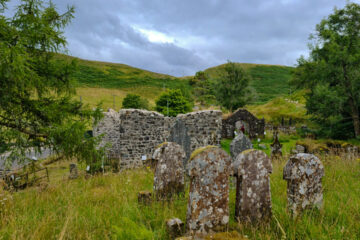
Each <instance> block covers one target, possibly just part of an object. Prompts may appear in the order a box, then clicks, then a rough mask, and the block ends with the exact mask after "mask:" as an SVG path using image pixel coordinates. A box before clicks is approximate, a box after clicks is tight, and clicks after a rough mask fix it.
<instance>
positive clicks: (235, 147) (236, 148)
mask: <svg viewBox="0 0 360 240" xmlns="http://www.w3.org/2000/svg"><path fill="white" fill-rule="evenodd" d="M251 148H253V145H252V143H251V141H250V139H249V138H248V137H247V136H246V135H245V134H244V133H243V132H241V131H240V132H239V134H238V135H237V136H236V137H235V138H234V139H233V140H232V141H231V144H230V154H231V157H232V159H234V160H235V158H236V157H237V155H239V153H241V152H242V151H245V150H247V149H251Z"/></svg>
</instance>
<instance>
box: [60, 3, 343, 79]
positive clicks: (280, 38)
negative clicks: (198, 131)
mask: <svg viewBox="0 0 360 240" xmlns="http://www.w3.org/2000/svg"><path fill="white" fill-rule="evenodd" d="M53 2H54V3H55V4H56V5H57V6H58V8H59V10H60V11H64V10H65V9H66V5H67V4H70V5H71V4H73V5H75V7H76V13H75V19H74V20H73V23H72V24H71V25H70V26H69V27H68V28H67V29H66V36H67V39H68V48H69V50H70V53H71V54H72V55H75V56H78V57H81V58H86V59H91V60H101V61H112V62H118V63H125V64H129V65H132V66H135V67H140V68H144V69H147V70H151V71H155V72H161V73H167V74H172V75H177V76H180V75H184V74H185V75H190V74H194V73H195V72H196V71H198V70H202V69H205V68H207V67H212V66H214V65H217V64H221V63H224V62H226V60H231V61H237V62H251V63H266V64H283V65H294V64H295V63H296V59H297V58H299V57H300V54H304V53H305V54H306V53H307V52H308V50H307V43H308V37H309V34H310V33H312V32H313V31H314V29H315V25H316V24H317V23H319V22H320V21H321V19H322V18H324V17H326V16H327V15H329V14H330V13H331V12H332V10H333V8H334V6H337V7H343V6H344V5H345V4H346V0H315V1H314V0H268V1H263V0H252V1H246V0H196V1H194V0H182V1H178V0H167V1H164V0H142V1H141V0H106V1H98V0H53ZM133 26H139V27H141V28H144V29H147V30H155V31H158V32H161V33H164V34H166V35H169V36H171V37H172V38H174V39H175V41H174V42H173V43H159V42H150V41H149V40H148V39H147V37H146V36H144V35H143V34H142V33H140V32H139V31H138V30H136V29H134V28H133Z"/></svg>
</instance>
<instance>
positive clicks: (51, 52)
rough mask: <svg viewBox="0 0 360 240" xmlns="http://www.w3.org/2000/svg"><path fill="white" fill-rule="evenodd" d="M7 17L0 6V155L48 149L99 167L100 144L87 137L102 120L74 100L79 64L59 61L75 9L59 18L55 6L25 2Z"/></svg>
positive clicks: (1, 2) (37, 0)
mask: <svg viewBox="0 0 360 240" xmlns="http://www.w3.org/2000/svg"><path fill="white" fill-rule="evenodd" d="M5 13H6V1H4V0H0V14H1V15H0V143H1V144H0V145H1V149H0V151H1V152H10V153H11V155H10V157H9V158H8V159H15V158H16V159H20V160H21V159H22V158H24V156H25V153H26V152H27V151H30V150H35V151H41V149H43V148H48V149H51V150H53V151H55V152H57V153H59V154H63V155H65V156H66V157H69V158H70V157H76V158H78V159H79V160H86V161H87V162H91V161H95V160H96V159H98V158H99V157H101V156H102V151H103V149H102V148H101V149H96V146H97V143H98V141H99V139H97V138H90V137H89V138H86V137H85V136H84V135H85V133H86V130H87V128H88V127H89V126H91V125H92V123H93V120H94V119H95V122H96V121H97V120H99V118H100V117H101V115H102V114H101V113H100V111H99V109H97V110H96V111H93V110H90V109H88V108H87V107H86V106H83V105H82V103H81V102H79V101H76V100H74V99H73V94H74V93H75V89H74V87H73V84H72V78H71V74H72V72H73V71H74V69H75V68H76V64H75V62H66V61H64V60H63V61H61V60H59V58H58V57H57V53H58V52H64V51H65V50H66V39H65V37H64V36H63V29H64V28H65V27H66V26H67V25H68V24H69V23H70V20H71V19H72V18H73V13H74V8H73V7H69V8H68V10H67V11H66V12H65V13H63V14H60V13H58V12H57V10H56V8H55V6H54V4H52V2H49V3H47V4H46V6H45V4H44V2H43V1H41V0H22V1H21V2H20V4H19V5H18V7H17V10H16V12H15V14H14V15H13V16H12V17H6V15H5ZM8 15H9V14H8Z"/></svg>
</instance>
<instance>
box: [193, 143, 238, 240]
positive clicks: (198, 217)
mask: <svg viewBox="0 0 360 240" xmlns="http://www.w3.org/2000/svg"><path fill="white" fill-rule="evenodd" d="M230 164H231V158H230V156H229V155H228V154H227V153H226V152H225V151H224V150H222V149H221V148H219V147H215V146H207V147H204V148H200V149H197V150H195V151H194V152H193V153H192V156H191V157H190V160H189V162H188V173H189V176H190V191H189V200H188V208H187V217H186V219H187V221H186V225H187V230H188V233H189V234H190V235H193V236H205V235H206V234H207V233H209V232H212V231H221V230H222V229H223V228H224V227H225V226H226V225H227V224H228V222H229V206H228V202H229V176H230Z"/></svg>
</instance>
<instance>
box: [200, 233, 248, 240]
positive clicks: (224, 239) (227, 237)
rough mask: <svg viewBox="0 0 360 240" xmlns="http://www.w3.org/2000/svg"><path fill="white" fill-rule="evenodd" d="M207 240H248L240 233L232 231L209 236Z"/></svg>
mask: <svg viewBox="0 0 360 240" xmlns="http://www.w3.org/2000/svg"><path fill="white" fill-rule="evenodd" d="M205 239H206V240H207V239H209V240H210V239H212V240H220V239H221V240H235V239H236V240H242V239H248V238H246V237H244V236H242V235H241V234H240V233H238V232H236V231H232V232H221V233H215V234H210V235H208V236H206V237H205Z"/></svg>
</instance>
